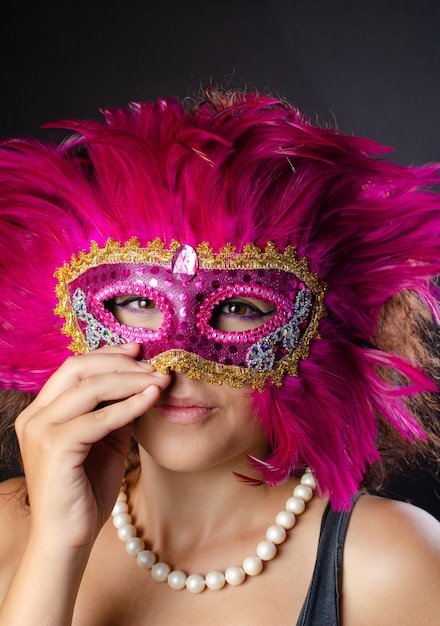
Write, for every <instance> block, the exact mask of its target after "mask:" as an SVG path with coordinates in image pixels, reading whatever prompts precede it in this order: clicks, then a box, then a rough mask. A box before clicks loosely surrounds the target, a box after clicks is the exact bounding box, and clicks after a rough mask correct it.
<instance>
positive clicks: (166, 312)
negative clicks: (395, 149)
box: [0, 90, 440, 626]
mask: <svg viewBox="0 0 440 626" xmlns="http://www.w3.org/2000/svg"><path fill="white" fill-rule="evenodd" d="M63 126H64V127H65V128H68V129H70V130H72V131H74V134H73V135H72V136H71V138H70V139H68V140H66V141H64V143H63V144H62V145H61V146H60V147H56V146H53V145H51V144H47V145H41V144H39V143H37V142H32V141H15V142H11V143H9V144H7V145H5V146H4V148H3V152H2V157H1V162H2V163H1V172H2V174H1V176H2V179H1V180H2V187H3V192H2V199H1V219H2V229H1V235H0V236H1V241H2V244H1V255H2V256H1V263H2V272H1V274H2V278H1V287H2V294H3V320H4V324H3V326H2V331H1V333H2V334H1V340H0V341H1V346H2V350H1V361H0V372H1V377H2V378H1V379H2V386H3V388H4V389H5V390H9V391H5V392H4V393H5V394H9V395H10V394H15V395H18V397H19V399H22V398H23V396H22V394H23V393H26V394H30V395H31V397H33V396H34V395H36V397H35V399H34V400H33V401H32V402H31V403H30V404H29V405H28V406H27V407H26V408H25V409H24V410H23V411H22V412H21V414H20V415H19V417H18V418H17V423H16V430H17V435H18V439H19V443H20V449H21V456H22V461H23V467H24V473H25V476H26V479H25V480H26V482H25V483H24V482H23V481H24V479H14V480H13V481H8V482H7V483H4V484H3V485H2V508H1V523H2V528H3V529H4V531H3V533H2V539H1V546H0V550H1V552H0V554H1V560H0V562H1V563H2V572H1V589H2V596H3V598H4V600H3V604H2V607H1V610H0V618H1V619H0V623H1V624H8V625H9V624H11V625H12V624H13V625H14V626H16V625H21V624H26V625H28V624H29V623H34V624H40V623H41V624H43V623H44V624H56V625H57V626H60V625H61V624H75V625H78V624H81V625H82V624H87V625H89V624H90V625H98V624H99V625H101V624H106V625H111V624H133V625H138V624H139V625H143V624H161V625H163V624H170V625H171V624H179V625H182V624H183V625H184V624H194V623H195V624H206V623H212V624H225V623H234V624H240V625H243V624H252V625H255V624H264V625H266V624H273V623H280V624H295V623H298V624H315V625H316V624H326V625H329V624H343V625H344V624H350V625H353V624H354V625H360V626H362V625H363V624H365V625H367V624H368V626H370V625H371V624H375V625H381V624H399V625H400V624H404V623H405V624H420V623H423V624H435V623H436V620H438V614H439V609H440V606H439V600H438V593H436V592H438V586H439V583H440V540H439V537H440V533H439V525H438V523H437V522H436V521H435V520H434V519H433V518H432V517H430V516H429V515H428V514H427V513H425V512H423V511H421V510H419V509H417V508H415V507H411V506H410V505H407V504H403V503H398V502H392V501H388V500H385V499H383V498H378V497H377V496H372V495H366V494H365V495H361V492H359V489H360V487H365V488H368V489H370V490H371V491H374V490H376V489H378V488H379V487H380V484H381V482H382V481H383V480H384V478H385V477H386V476H387V475H388V473H389V471H390V469H391V468H392V467H394V468H395V467H396V466H397V465H399V464H401V463H403V462H406V461H408V460H409V459H411V458H420V456H425V457H426V456H429V454H431V455H433V454H434V455H435V453H436V450H438V442H439V440H438V426H437V430H436V422H435V411H434V409H435V407H433V404H434V401H433V395H432V394H433V392H435V391H436V385H435V382H434V381H433V379H432V376H431V377H430V376H429V374H430V372H431V373H432V372H433V371H434V366H435V360H434V358H433V357H432V356H431V355H429V354H428V349H427V346H426V345H425V343H424V339H426V335H425V336H424V335H423V330H422V327H424V328H428V329H429V323H430V322H429V319H430V315H431V313H433V314H434V315H436V314H437V303H436V299H435V292H434V290H433V288H432V286H431V284H430V281H431V280H432V278H433V277H435V276H436V275H438V274H439V273H440V272H439V270H440V255H439V247H438V245H439V240H440V236H439V235H440V232H439V231H440V228H439V226H440V224H439V219H438V208H439V202H438V198H437V197H436V196H435V195H434V194H433V193H431V192H430V191H427V190H426V187H427V186H429V185H430V184H432V183H435V182H436V181H437V178H436V173H435V171H436V168H435V167H433V166H432V167H424V168H419V169H417V168H404V167H401V166H397V165H393V164H391V163H389V162H386V161H382V160H378V159H376V158H371V157H370V156H368V154H369V153H370V154H371V153H373V154H378V153H379V154H380V153H383V152H386V149H384V148H381V147H380V146H377V145H376V144H374V143H372V142H369V141H367V140H364V139H358V138H355V137H345V136H343V135H341V134H339V133H337V132H335V131H333V130H330V129H321V128H317V127H313V126H311V125H310V124H309V123H308V122H307V120H305V119H304V118H303V116H302V115H301V114H300V113H299V112H298V111H297V110H296V109H294V108H293V107H292V106H290V105H289V104H288V103H286V102H279V101H277V100H276V99H274V98H272V97H270V96H259V95H258V94H243V93H229V94H223V93H220V92H218V91H216V90H208V91H207V92H206V99H205V100H202V101H200V102H196V103H192V104H191V105H190V106H189V107H187V109H185V108H184V107H183V106H182V105H181V104H180V103H178V102H177V101H176V100H174V99H168V100H159V101H158V103H157V104H152V103H145V104H132V105H131V107H130V109H127V110H112V111H106V112H105V122H104V123H100V122H77V121H72V122H66V123H63ZM55 294H56V297H55ZM54 307H55V312H56V314H57V316H58V317H57V316H55V315H53V309H54ZM57 319H58V321H57ZM61 320H63V321H61ZM63 322H64V325H63ZM62 325H63V327H62V331H63V332H60V330H61V326H62ZM425 332H429V330H428V331H425ZM68 346H70V349H71V350H73V352H74V353H75V354H76V356H71V357H70V358H67V360H66V356H67V354H68V350H67V348H68ZM423 370H425V371H423ZM11 413H12V412H11ZM378 450H379V451H380V453H381V455H382V458H381V456H380V453H379V451H378ZM308 468H309V469H308ZM121 484H122V485H123V486H122V490H121V491H120V494H119V496H118V492H119V490H120V487H121ZM362 493H363V492H362ZM115 501H117V502H116V505H115V506H114V503H115ZM329 502H330V505H328V503H329ZM113 507H114V508H113ZM112 511H113V513H112ZM111 513H112V515H111ZM279 513H280V514H279ZM123 543H125V544H126V549H124V546H123ZM318 544H319V548H318ZM248 557H250V558H248ZM136 561H137V563H136ZM312 578H313V582H312V584H311V581H312ZM24 598H25V602H24V601H23V599H24Z"/></svg>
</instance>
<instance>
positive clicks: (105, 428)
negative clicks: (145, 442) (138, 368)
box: [61, 384, 160, 445]
mask: <svg viewBox="0 0 440 626" xmlns="http://www.w3.org/2000/svg"><path fill="white" fill-rule="evenodd" d="M159 396H160V388H159V387H158V386H157V385H154V384H151V385H149V386H148V387H147V388H146V389H145V390H143V391H142V392H140V393H137V394H135V395H132V396H130V397H129V398H126V399H125V400H121V401H120V402H118V403H116V404H109V405H107V406H105V407H103V408H101V409H99V410H97V411H91V412H90V413H85V414H83V415H80V416H79V417H77V418H75V419H72V420H70V421H68V422H65V423H64V424H63V425H62V426H61V427H62V428H63V438H64V437H66V439H67V440H72V441H73V440H76V441H78V442H80V443H81V444H83V445H92V444H94V443H96V442H98V441H100V440H101V439H103V438H104V437H106V436H107V435H109V434H110V433H112V432H115V431H118V430H119V429H121V428H123V427H124V426H127V425H128V424H131V423H132V422H134V420H135V419H136V418H138V417H139V416H140V415H143V414H144V413H146V412H147V411H148V410H149V409H150V408H151V407H152V406H154V404H156V402H157V400H158V399H159Z"/></svg>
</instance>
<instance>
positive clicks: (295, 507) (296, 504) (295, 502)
mask: <svg viewBox="0 0 440 626" xmlns="http://www.w3.org/2000/svg"><path fill="white" fill-rule="evenodd" d="M305 508H306V505H305V502H304V500H303V499H302V498H298V497H297V496H292V497H291V498H289V499H288V500H287V502H286V509H287V510H288V511H290V512H291V513H293V514H294V515H301V513H303V511H304V509H305Z"/></svg>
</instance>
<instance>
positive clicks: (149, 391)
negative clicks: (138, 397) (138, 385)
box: [142, 385, 160, 396]
mask: <svg viewBox="0 0 440 626" xmlns="http://www.w3.org/2000/svg"><path fill="white" fill-rule="evenodd" d="M157 392H160V389H159V387H158V386H157V385H148V387H147V388H146V389H144V390H143V392H142V395H143V396H155V395H157Z"/></svg>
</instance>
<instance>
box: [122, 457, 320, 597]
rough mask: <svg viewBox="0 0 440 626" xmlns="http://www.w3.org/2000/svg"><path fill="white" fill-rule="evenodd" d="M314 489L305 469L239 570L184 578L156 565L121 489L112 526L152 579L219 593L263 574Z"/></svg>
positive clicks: (194, 589)
mask: <svg viewBox="0 0 440 626" xmlns="http://www.w3.org/2000/svg"><path fill="white" fill-rule="evenodd" d="M315 489H316V484H315V480H314V478H313V476H312V474H311V472H310V470H309V469H307V471H306V472H305V474H304V475H303V476H302V477H301V480H300V484H299V485H297V486H296V487H295V488H294V490H293V495H292V496H290V497H289V498H288V499H287V500H286V504H285V510H283V511H280V512H279V513H278V515H277V516H276V521H275V524H273V525H271V526H269V528H268V529H267V531H266V540H265V541H261V542H260V543H259V544H258V545H257V548H256V554H255V555H252V556H248V557H247V558H245V559H244V561H243V564H242V565H241V567H240V566H232V567H228V568H227V570H226V571H225V572H218V571H212V572H209V573H208V574H207V575H206V576H200V575H199V574H190V575H187V574H185V572H183V571H181V570H173V571H171V567H170V566H169V565H168V564H167V563H163V562H157V557H156V555H155V554H154V552H152V551H151V550H148V549H146V548H145V543H144V541H143V540H142V539H141V538H140V537H138V536H137V530H136V528H135V527H134V526H133V524H132V520H131V516H130V514H129V512H128V503H127V500H128V499H127V494H126V492H125V490H124V489H121V491H120V492H119V496H118V499H117V501H116V504H115V506H114V508H113V511H112V516H113V524H114V526H115V527H116V528H117V530H118V536H119V538H120V539H121V540H122V541H123V542H125V547H126V550H127V552H128V553H129V554H132V555H133V556H135V557H136V559H137V563H138V565H139V567H141V568H142V569H146V570H151V575H152V577H153V578H154V580H157V581H158V582H168V585H169V586H170V587H171V588H172V589H184V588H186V589H188V591H191V592H192V593H200V592H201V591H203V590H204V589H205V587H207V588H208V589H212V590H214V591H218V590H219V589H222V588H223V587H224V586H225V584H226V583H228V584H229V585H234V586H236V585H241V583H242V582H243V581H244V580H245V578H246V574H247V575H248V576H257V575H258V574H260V573H261V572H262V571H263V563H264V561H270V560H271V559H273V558H274V557H275V556H276V554H277V545H279V544H282V543H283V542H284V541H285V540H286V537H287V530H290V529H291V528H293V526H294V525H295V522H296V516H298V515H301V513H303V511H304V510H305V507H306V502H309V501H310V500H311V499H312V497H313V492H314V490H315Z"/></svg>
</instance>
